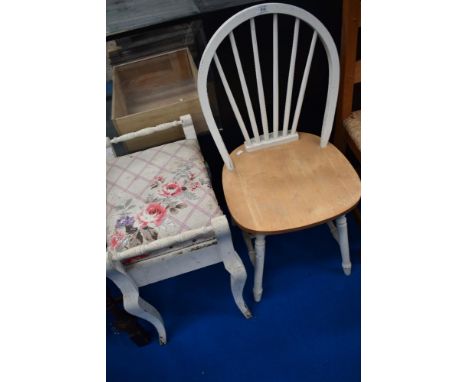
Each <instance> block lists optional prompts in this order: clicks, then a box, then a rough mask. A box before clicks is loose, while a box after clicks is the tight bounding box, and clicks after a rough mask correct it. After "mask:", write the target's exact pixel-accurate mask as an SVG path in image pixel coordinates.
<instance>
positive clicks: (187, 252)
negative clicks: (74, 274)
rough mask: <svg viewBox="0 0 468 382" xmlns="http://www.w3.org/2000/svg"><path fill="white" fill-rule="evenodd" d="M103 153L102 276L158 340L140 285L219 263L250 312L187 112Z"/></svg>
mask: <svg viewBox="0 0 468 382" xmlns="http://www.w3.org/2000/svg"><path fill="white" fill-rule="evenodd" d="M180 126H181V127H182V128H183V130H184V135H185V138H186V139H184V140H180V141H177V142H173V143H168V144H165V145H162V146H158V147H153V148H149V149H147V150H144V151H140V152H136V153H133V154H130V155H125V156H121V157H116V156H115V153H114V151H113V149H112V144H114V143H118V142H122V141H126V140H130V139H133V138H137V137H143V136H146V135H149V134H154V133H157V132H158V131H162V130H167V129H168V128H177V127H180ZM107 151H108V158H107V176H106V180H107V200H106V204H107V211H106V212H107V219H106V223H107V224H106V226H107V227H106V228H107V232H106V243H107V277H108V278H110V279H111V280H112V281H114V283H115V284H116V285H117V286H118V287H119V288H120V290H121V291H122V294H123V302H124V308H125V309H126V310H127V311H128V312H129V313H131V314H133V315H135V316H138V317H140V318H143V319H145V320H147V321H149V322H151V323H152V324H153V325H154V327H155V328H156V330H157V332H158V334H159V341H160V343H161V344H164V343H166V331H165V327H164V323H163V320H162V317H161V315H160V314H159V312H158V311H157V310H156V309H155V308H154V307H153V306H152V305H150V304H149V303H147V302H146V301H144V300H143V299H142V298H141V297H140V296H139V289H138V288H139V287H141V286H144V285H148V284H152V283H155V282H157V281H161V280H164V279H167V278H170V277H174V276H177V275H180V274H183V273H186V272H190V271H193V270H196V269H199V268H202V267H206V266H209V265H212V264H216V263H219V262H222V263H223V264H224V268H225V269H226V270H227V271H228V273H229V274H230V281H231V291H232V294H233V296H234V301H235V302H236V305H237V307H238V308H239V309H240V310H241V312H242V313H243V314H244V316H245V317H247V318H249V317H250V316H251V313H250V311H249V309H248V308H247V306H246V305H245V302H244V299H243V296H242V292H243V289H244V285H245V281H246V278H247V273H246V271H245V267H244V264H243V263H242V261H241V259H240V258H239V256H238V254H237V253H236V252H235V250H234V247H233V244H232V239H231V232H230V230H229V225H228V222H227V219H226V217H225V216H224V215H223V213H222V211H221V210H220V208H219V206H218V202H217V200H216V197H215V194H214V192H213V189H212V187H211V183H210V179H209V176H208V171H207V168H206V166H205V162H204V159H203V156H202V154H201V152H200V147H199V145H198V141H197V138H196V134H195V130H194V127H193V123H192V119H191V117H190V116H189V115H186V116H182V117H181V118H180V121H174V122H169V123H167V124H163V125H159V126H155V127H151V128H146V129H142V130H140V131H138V132H136V133H129V134H126V135H123V136H120V137H118V138H114V139H113V140H109V139H108V147H107Z"/></svg>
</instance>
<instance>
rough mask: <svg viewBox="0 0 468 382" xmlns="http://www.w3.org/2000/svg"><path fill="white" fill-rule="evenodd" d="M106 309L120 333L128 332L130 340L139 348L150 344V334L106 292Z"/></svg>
mask: <svg viewBox="0 0 468 382" xmlns="http://www.w3.org/2000/svg"><path fill="white" fill-rule="evenodd" d="M106 309H107V311H108V312H110V313H111V314H112V316H113V318H114V319H113V322H112V323H113V325H114V327H115V328H116V329H117V330H118V331H122V332H126V333H127V334H128V336H129V337H130V339H131V340H132V341H133V342H134V343H135V344H136V345H138V346H144V345H146V344H148V343H149V342H150V336H149V334H148V333H147V332H146V331H145V330H144V329H143V328H142V327H141V325H140V324H139V323H138V322H137V319H136V318H135V317H134V316H132V315H131V314H128V313H127V312H126V311H125V310H123V309H122V308H121V306H120V303H119V301H118V300H117V299H115V298H114V297H112V295H111V294H110V293H109V291H106Z"/></svg>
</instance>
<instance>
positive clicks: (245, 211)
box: [198, 3, 360, 301]
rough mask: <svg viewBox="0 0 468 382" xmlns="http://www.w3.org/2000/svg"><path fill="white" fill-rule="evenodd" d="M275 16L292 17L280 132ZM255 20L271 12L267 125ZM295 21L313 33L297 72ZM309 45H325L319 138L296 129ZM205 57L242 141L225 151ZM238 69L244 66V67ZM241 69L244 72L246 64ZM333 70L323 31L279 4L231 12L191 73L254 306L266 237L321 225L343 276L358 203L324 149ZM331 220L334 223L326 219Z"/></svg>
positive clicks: (350, 177) (351, 178)
mask: <svg viewBox="0 0 468 382" xmlns="http://www.w3.org/2000/svg"><path fill="white" fill-rule="evenodd" d="M279 14H281V15H288V16H292V17H294V18H295V24H294V32H293V36H292V46H291V48H288V49H287V53H286V52H285V51H283V52H281V53H282V54H289V53H290V54H291V59H290V66H289V76H288V82H287V89H286V102H285V107H284V115H283V120H282V128H281V129H280V118H279V105H278V104H279V85H278V54H279V48H278V15H279ZM260 15H272V17H271V20H272V44H273V57H272V60H271V61H272V63H273V70H272V72H273V78H272V81H273V115H272V119H271V120H272V121H273V123H272V124H269V117H268V115H267V110H266V106H265V95H264V90H263V81H264V80H266V79H265V78H264V77H262V71H261V64H260V61H261V60H260V57H259V52H258V47H257V35H256V27H255V17H257V16H260ZM244 22H249V24H250V32H251V46H252V49H253V57H254V62H253V67H254V68H255V74H256V90H257V94H258V96H259V107H260V116H261V118H260V119H261V124H262V133H263V134H262V133H261V132H259V128H258V126H257V121H256V116H255V113H254V110H253V107H252V102H251V98H250V91H249V86H248V85H247V83H246V80H245V76H244V71H243V63H242V61H241V59H240V56H239V51H238V49H237V45H236V39H235V36H234V30H235V28H237V27H238V26H239V25H240V24H242V23H244ZM301 23H302V24H305V26H306V27H311V28H312V29H313V31H314V32H313V37H312V40H311V43H310V46H309V51H308V56H307V61H306V64H305V68H299V69H296V68H295V66H296V53H297V49H298V36H299V29H300V25H301ZM263 35H264V34H263ZM225 38H229V41H230V44H231V47H232V53H233V57H234V61H235V63H236V67H237V74H238V78H239V80H240V83H241V87H242V93H243V96H244V101H245V105H246V108H247V111H248V118H249V119H248V120H249V122H250V131H249V129H248V128H247V124H246V123H245V122H244V119H243V118H242V115H241V113H240V111H239V108H238V106H237V102H236V100H235V99H234V95H233V93H232V91H231V88H230V86H229V81H228V79H227V77H226V74H225V72H224V71H223V68H222V65H221V62H220V60H219V58H218V56H217V55H216V51H217V49H218V47H219V45H220V44H221V42H222V41H223V40H224V39H225ZM317 40H320V41H321V43H322V44H323V46H324V48H325V51H326V55H327V59H328V67H329V80H328V95H327V102H326V106H325V112H324V118H323V125H322V130H321V136H320V137H318V136H316V135H313V134H308V133H298V132H297V128H298V125H299V116H300V113H301V108H302V104H303V101H304V94H305V91H306V86H307V82H308V77H309V71H310V67H311V62H312V57H313V54H314V48H315V45H316V43H317ZM249 45H250V44H249ZM213 60H214V62H215V66H216V68H217V71H218V74H219V76H220V78H221V81H222V83H223V86H224V89H225V91H226V94H227V97H228V100H229V103H230V105H231V107H232V109H233V112H234V115H235V117H236V120H237V123H238V125H239V127H240V129H241V131H242V134H243V137H244V139H245V142H244V144H243V145H241V146H239V147H238V148H237V149H235V150H234V151H233V152H232V153H231V154H229V152H228V151H227V149H226V146H225V144H224V141H223V139H222V137H221V135H220V132H219V130H218V128H217V126H216V123H215V121H214V119H213V114H212V111H211V108H210V104H209V100H208V92H207V76H208V71H209V69H210V65H211V62H212V61H213ZM262 61H265V62H269V61H270V59H269V58H265V57H263V58H262ZM246 64H247V63H246V62H244V65H246ZM248 65H249V66H250V67H252V64H251V63H250V62H249V63H248ZM339 70H340V66H339V60H338V53H337V50H336V47H335V44H334V42H333V39H332V37H331V35H330V33H329V32H328V31H327V29H326V28H325V27H324V26H323V24H322V23H321V22H320V21H319V20H318V19H317V18H316V17H314V16H313V15H311V14H310V13H308V12H306V11H304V10H303V9H300V8H298V7H295V6H292V5H287V4H279V3H267V4H260V5H255V6H252V7H250V8H247V9H245V10H243V11H241V12H239V13H237V14H236V15H234V16H232V17H231V18H230V19H229V20H227V21H226V22H225V23H224V24H223V25H222V26H221V27H220V28H219V29H218V30H217V31H216V33H215V34H214V35H213V37H212V38H211V40H210V41H209V43H208V45H207V46H206V49H205V52H204V53H203V57H202V59H201V62H200V67H199V72H198V94H199V98H200V103H201V107H202V111H203V114H204V116H205V119H206V121H207V123H208V127H209V129H210V132H211V135H212V136H213V138H214V141H215V143H216V146H217V148H218V150H219V152H220V154H221V156H222V158H223V161H224V164H225V166H224V169H223V188H224V193H225V196H226V201H227V204H228V207H229V210H230V212H231V215H232V218H233V220H234V221H235V222H236V223H237V225H238V226H239V227H240V228H241V229H242V230H244V231H245V233H244V238H245V240H246V243H247V247H248V249H249V256H250V258H251V261H252V263H253V264H254V266H255V280H254V291H253V292H254V298H255V300H256V301H260V299H261V296H262V290H263V289H262V278H263V265H264V256H265V237H266V235H272V234H280V233H284V232H290V231H294V230H298V229H303V228H307V227H312V226H314V225H317V224H322V223H327V224H328V225H329V227H330V229H331V232H332V234H333V237H334V238H335V239H336V240H337V241H338V243H339V247H340V250H341V256H342V267H343V270H344V272H345V274H346V275H349V274H350V273H351V262H350V257H349V245H348V236H347V235H348V234H347V223H346V217H345V214H346V213H347V212H348V211H350V210H351V209H352V208H353V206H354V205H355V204H356V203H357V202H358V201H359V198H360V181H359V177H358V175H357V174H356V172H355V171H354V169H353V167H352V166H351V165H350V163H349V162H348V161H347V160H346V158H345V157H344V156H343V155H342V154H341V153H340V152H339V151H338V150H337V149H336V148H335V147H334V146H333V145H331V144H328V140H329V138H330V134H331V130H332V125H333V119H334V114H335V108H336V102H337V95H338V85H339ZM295 72H299V73H301V72H302V73H303V74H302V79H301V82H300V88H299V94H298V98H297V100H296V106H295V109H294V114H293V118H292V122H291V121H290V114H291V110H292V109H291V102H292V89H293V83H294V73H295ZM271 120H270V121H271ZM335 219H336V226H335V223H334V222H333V221H334V220H335ZM252 235H253V236H254V237H255V248H254V246H253V245H252V242H251V236H252Z"/></svg>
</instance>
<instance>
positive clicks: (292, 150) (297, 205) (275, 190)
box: [223, 133, 360, 234]
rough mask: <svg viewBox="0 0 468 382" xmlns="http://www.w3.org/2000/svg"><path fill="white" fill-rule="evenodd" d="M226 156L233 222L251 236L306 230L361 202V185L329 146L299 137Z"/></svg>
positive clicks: (226, 187) (305, 135) (225, 185)
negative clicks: (254, 234) (232, 169)
mask: <svg viewBox="0 0 468 382" xmlns="http://www.w3.org/2000/svg"><path fill="white" fill-rule="evenodd" d="M230 157H231V159H232V161H233V163H234V168H235V170H234V171H229V170H228V169H227V168H226V166H225V167H224V169H223V188H224V193H225V196H226V201H227V204H228V207H229V210H230V212H231V215H232V217H233V219H234V220H235V222H236V223H237V224H238V225H239V226H240V227H241V228H243V229H244V230H246V231H248V232H252V233H263V234H275V233H281V232H287V231H293V230H297V229H302V228H305V227H310V226H313V225H317V224H320V223H324V222H326V221H329V220H330V219H334V218H336V217H338V216H340V215H343V214H345V213H346V212H348V211H349V210H351V209H352V208H353V207H354V206H355V205H356V204H357V203H358V201H359V198H360V180H359V176H358V175H357V173H356V171H355V170H354V168H353V167H352V166H351V164H350V163H349V162H348V161H347V159H346V158H345V157H344V155H343V154H342V153H341V152H340V151H339V150H338V149H337V148H336V147H335V146H333V145H331V144H328V145H327V146H326V147H324V148H321V147H320V137H318V136H316V135H313V134H308V133H299V139H298V140H297V141H294V142H291V143H287V144H282V145H279V146H275V147H269V148H266V149H263V150H258V151H252V152H247V151H245V148H244V145H241V146H239V147H238V148H237V149H235V150H234V151H233V152H232V153H231V154H230Z"/></svg>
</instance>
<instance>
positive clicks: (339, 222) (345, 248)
mask: <svg viewBox="0 0 468 382" xmlns="http://www.w3.org/2000/svg"><path fill="white" fill-rule="evenodd" d="M336 226H337V229H338V243H339V245H340V251H341V259H342V263H341V266H342V267H343V272H344V273H345V275H346V276H349V275H350V274H351V260H350V259H349V241H348V224H347V222H346V215H341V216H340V217H339V218H337V219H336Z"/></svg>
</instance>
